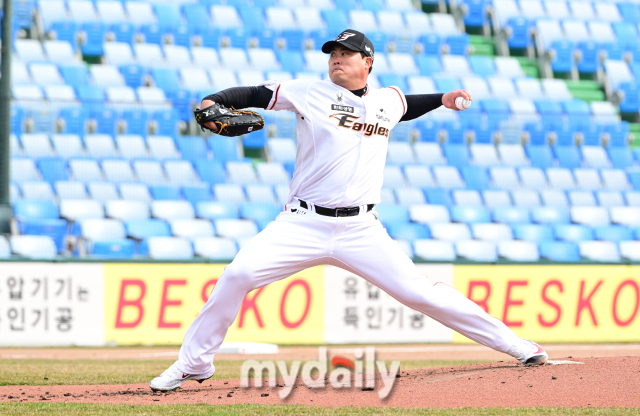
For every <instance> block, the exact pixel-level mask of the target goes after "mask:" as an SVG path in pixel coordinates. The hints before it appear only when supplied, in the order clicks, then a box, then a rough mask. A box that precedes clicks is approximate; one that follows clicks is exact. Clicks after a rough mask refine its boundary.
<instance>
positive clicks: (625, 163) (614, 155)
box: [607, 147, 633, 169]
mask: <svg viewBox="0 0 640 416" xmlns="http://www.w3.org/2000/svg"><path fill="white" fill-rule="evenodd" d="M607 153H608V154H609V159H611V163H612V164H613V167H614V168H616V169H627V168H630V167H631V166H633V155H632V154H631V152H630V151H629V149H628V148H627V147H608V148H607Z"/></svg>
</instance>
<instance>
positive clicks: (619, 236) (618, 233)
mask: <svg viewBox="0 0 640 416" xmlns="http://www.w3.org/2000/svg"><path fill="white" fill-rule="evenodd" d="M593 232H594V235H595V238H596V240H606V241H613V242H616V243H619V242H621V241H627V240H633V232H632V230H631V229H630V228H627V227H624V226H621V225H605V226H601V227H595V228H594V229H593Z"/></svg>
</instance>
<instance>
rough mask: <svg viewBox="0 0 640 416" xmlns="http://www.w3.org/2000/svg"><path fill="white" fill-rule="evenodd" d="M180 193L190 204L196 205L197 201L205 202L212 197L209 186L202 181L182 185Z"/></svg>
mask: <svg viewBox="0 0 640 416" xmlns="http://www.w3.org/2000/svg"><path fill="white" fill-rule="evenodd" d="M182 195H183V196H184V199H186V200H187V201H189V202H191V205H193V206H196V205H197V204H198V202H207V201H211V200H212V199H213V193H212V192H211V186H210V185H208V184H204V183H197V184H192V185H183V186H182Z"/></svg>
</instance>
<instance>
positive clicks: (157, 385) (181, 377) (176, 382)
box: [149, 361, 216, 391]
mask: <svg viewBox="0 0 640 416" xmlns="http://www.w3.org/2000/svg"><path fill="white" fill-rule="evenodd" d="M215 371H216V368H215V367H214V366H213V364H212V365H211V371H208V372H206V373H204V374H185V373H183V372H182V371H180V370H178V362H177V361H176V362H175V363H173V364H171V367H169V368H167V369H166V370H165V371H164V372H163V373H162V374H160V375H159V376H158V377H156V378H154V379H153V380H151V382H150V383H149V387H151V390H153V391H171V390H175V389H177V388H178V387H180V386H181V385H182V383H184V382H185V381H187V380H195V381H197V382H199V383H202V382H203V381H205V380H207V379H210V378H211V377H213V373H215Z"/></svg>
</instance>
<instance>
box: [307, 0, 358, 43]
mask: <svg viewBox="0 0 640 416" xmlns="http://www.w3.org/2000/svg"><path fill="white" fill-rule="evenodd" d="M347 3H354V9H355V8H356V6H355V1H339V2H337V4H336V5H338V7H341V8H342V7H343V6H345V5H346V4H347ZM345 10H353V9H351V8H347V7H345V8H344V9H343V10H340V9H335V10H331V9H325V10H322V12H321V13H322V17H324V20H325V22H327V30H328V32H329V33H331V34H333V36H334V37H335V36H337V35H338V34H340V32H342V31H343V30H344V29H345V28H347V27H349V19H348V18H347V13H346V12H345ZM327 40H328V39H327V38H326V37H325V38H324V41H323V42H322V43H324V42H326V41H327ZM321 47H322V44H320V45H318V44H317V43H316V49H320V48H321Z"/></svg>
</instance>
